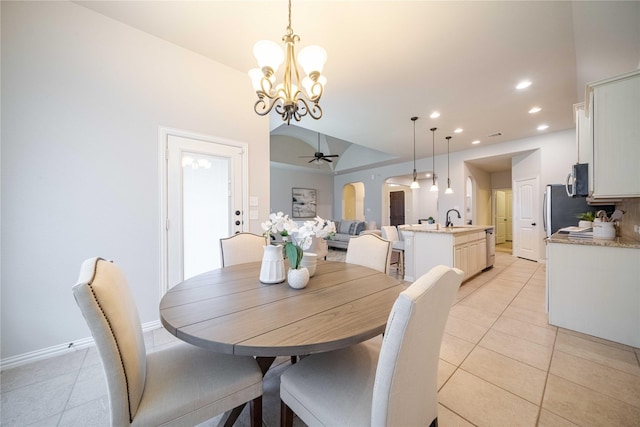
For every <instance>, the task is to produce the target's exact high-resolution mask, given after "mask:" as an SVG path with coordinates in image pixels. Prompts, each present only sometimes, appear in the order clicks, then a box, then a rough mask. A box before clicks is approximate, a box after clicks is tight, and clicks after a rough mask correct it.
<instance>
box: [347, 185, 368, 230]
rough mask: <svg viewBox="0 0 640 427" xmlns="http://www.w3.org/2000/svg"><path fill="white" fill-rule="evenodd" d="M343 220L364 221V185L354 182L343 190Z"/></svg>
mask: <svg viewBox="0 0 640 427" xmlns="http://www.w3.org/2000/svg"><path fill="white" fill-rule="evenodd" d="M342 219H347V220H358V221H364V220H365V218H364V183H362V182H352V183H349V184H346V185H345V186H344V187H343V188H342Z"/></svg>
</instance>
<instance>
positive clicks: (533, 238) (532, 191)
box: [514, 178, 540, 261]
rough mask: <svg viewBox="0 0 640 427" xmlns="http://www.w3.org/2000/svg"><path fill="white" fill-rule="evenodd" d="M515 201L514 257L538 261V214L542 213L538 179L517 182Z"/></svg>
mask: <svg viewBox="0 0 640 427" xmlns="http://www.w3.org/2000/svg"><path fill="white" fill-rule="evenodd" d="M514 199H515V212H514V213H515V218H514V226H515V227H514V228H515V232H516V235H515V239H514V255H516V256H518V257H520V258H525V259H530V260H532V261H537V260H538V255H539V251H538V249H539V248H538V245H539V241H540V238H539V234H540V233H539V232H538V230H539V228H538V224H539V223H540V219H539V218H538V212H539V211H540V207H539V206H538V205H539V197H538V178H530V179H523V180H519V181H516V193H515V194H514Z"/></svg>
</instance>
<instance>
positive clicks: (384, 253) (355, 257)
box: [345, 234, 391, 273]
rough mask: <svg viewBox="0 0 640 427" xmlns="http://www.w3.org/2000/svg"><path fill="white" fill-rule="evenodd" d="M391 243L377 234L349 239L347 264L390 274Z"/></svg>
mask: <svg viewBox="0 0 640 427" xmlns="http://www.w3.org/2000/svg"><path fill="white" fill-rule="evenodd" d="M390 259H391V242H390V241H388V240H385V239H383V238H382V237H380V236H378V235H376V234H360V235H358V236H354V237H351V238H350V239H349V246H347V255H346V257H345V262H348V263H351V264H358V265H362V266H364V267H369V268H373V269H374V270H378V271H382V272H383V273H388V272H389V261H390Z"/></svg>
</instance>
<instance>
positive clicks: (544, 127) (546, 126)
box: [538, 125, 549, 130]
mask: <svg viewBox="0 0 640 427" xmlns="http://www.w3.org/2000/svg"><path fill="white" fill-rule="evenodd" d="M548 128H549V125H540V126H538V130H546V129H548Z"/></svg>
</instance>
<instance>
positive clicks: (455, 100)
mask: <svg viewBox="0 0 640 427" xmlns="http://www.w3.org/2000/svg"><path fill="white" fill-rule="evenodd" d="M76 3H78V4H81V5H83V6H85V7H87V8H90V9H93V10H95V11H97V12H99V13H102V14H104V15H106V16H108V17H111V18H113V19H116V20H118V21H121V22H123V23H125V24H128V25H131V26H133V27H135V28H138V29H141V30H143V31H145V32H147V33H149V34H152V35H155V36H157V37H160V38H162V39H165V40H167V41H170V42H172V43H175V44H177V45H179V46H182V47H184V48H186V49H189V50H191V51H194V52H197V53H200V54H202V55H205V56H207V57H209V58H211V59H213V60H216V61H218V62H220V63H223V64H226V65H228V66H229V67H232V68H234V69H237V70H240V71H242V72H246V71H248V70H249V69H250V68H254V67H255V66H256V65H255V59H254V58H253V54H252V48H253V44H254V43H255V42H256V41H258V40H262V39H269V40H273V41H276V42H279V41H280V39H281V37H282V35H283V34H284V32H285V28H286V25H287V2H286V1H284V0H278V1H271V0H267V1H238V0H236V1H135V2H134V1H77V2H76ZM292 28H293V30H294V31H295V33H296V34H298V35H299V36H300V38H301V42H300V44H299V46H300V47H298V49H300V48H301V47H304V46H305V45H309V44H318V45H320V46H322V47H324V48H325V49H326V51H327V54H328V60H327V64H326V66H325V69H324V74H325V75H326V76H327V79H328V83H327V86H326V89H325V93H324V95H323V97H322V100H321V103H320V105H321V107H322V109H323V111H324V115H323V117H322V119H320V120H317V121H316V120H313V119H311V118H308V117H307V118H304V119H303V120H302V121H301V122H299V123H295V126H294V125H291V126H289V127H287V126H286V125H284V126H281V124H282V122H281V120H280V119H279V118H278V117H277V116H272V117H271V129H272V134H273V136H272V142H277V143H278V144H281V145H283V147H292V146H293V143H294V141H295V140H304V141H305V142H307V144H308V147H304V148H303V149H298V150H294V151H295V156H294V157H296V158H297V156H299V155H309V154H311V155H312V154H313V152H315V151H316V145H317V133H318V132H319V133H321V134H322V138H321V147H322V150H321V151H322V152H324V153H325V154H334V153H335V154H340V155H341V157H340V160H339V161H338V162H336V163H337V165H335V164H334V165H332V166H335V169H334V170H335V171H336V172H339V171H346V170H349V169H352V168H354V167H357V166H358V163H365V162H367V163H380V162H386V163H388V162H400V161H408V160H411V159H412V156H413V124H412V122H411V120H410V117H412V116H419V117H420V119H419V120H418V121H417V123H416V129H417V136H416V141H417V147H416V156H417V157H418V158H421V157H429V156H431V137H432V136H431V132H430V131H429V128H431V127H437V128H438V130H437V131H436V154H442V153H445V152H446V141H445V139H444V137H445V136H447V135H453V139H452V140H451V151H458V150H464V149H468V148H470V147H471V142H472V141H473V140H480V141H481V144H494V143H499V142H505V141H511V140H515V139H520V138H526V137H530V136H533V135H536V134H538V133H539V131H537V130H536V127H537V126H538V125H539V124H541V123H546V124H548V125H549V129H548V130H547V131H546V132H554V131H559V130H563V129H568V128H571V127H573V125H574V124H573V116H572V105H573V104H574V103H576V102H580V101H582V100H583V98H584V86H585V83H587V82H588V81H594V80H599V79H603V78H605V77H608V76H611V75H615V74H620V73H624V72H628V71H631V70H633V69H636V68H638V67H639V65H640V64H639V63H640V1H630V2H615V1H601V2H582V1H581V2H567V1H557V2H546V1H492V2H483V1H469V2H466V1H460V2H446V1H445V2H437V1H317V0H316V1H309V0H300V1H294V2H293V5H292ZM298 51H299V50H298ZM522 79H530V80H531V81H532V82H533V84H532V85H531V86H530V87H529V88H528V89H526V90H523V91H517V90H516V89H515V85H516V84H517V83H518V82H519V81H520V80H522ZM250 86H251V84H250V81H249V78H248V77H247V87H248V88H249V89H250ZM533 106H540V107H541V108H542V111H541V112H540V113H537V114H536V115H532V114H529V113H528V110H529V109H530V108H531V107H533ZM247 108H253V105H247ZM434 110H437V111H439V112H440V113H441V117H440V118H438V119H430V118H429V114H430V113H431V112H432V111H434ZM264 120H267V118H264ZM457 127H461V128H463V129H464V132H462V133H461V134H454V133H453V130H454V129H455V128H457ZM300 128H301V129H300ZM495 132H501V133H502V135H501V136H498V137H489V136H488V135H490V134H493V133H495ZM350 143H353V144H356V146H355V147H352V146H351V145H350ZM365 147H366V148H369V149H372V150H375V151H373V152H368V151H367V150H366V149H365ZM283 150H284V151H288V152H289V153H290V154H291V153H293V151H292V150H287V149H286V148H285V149H283ZM283 150H280V151H283ZM275 151H278V150H275ZM302 153H304V154H302ZM274 155H277V154H276V153H275V152H272V156H274ZM272 160H277V161H281V160H278V159H272ZM298 162H299V163H301V164H305V163H306V160H304V159H301V160H299V161H298Z"/></svg>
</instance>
